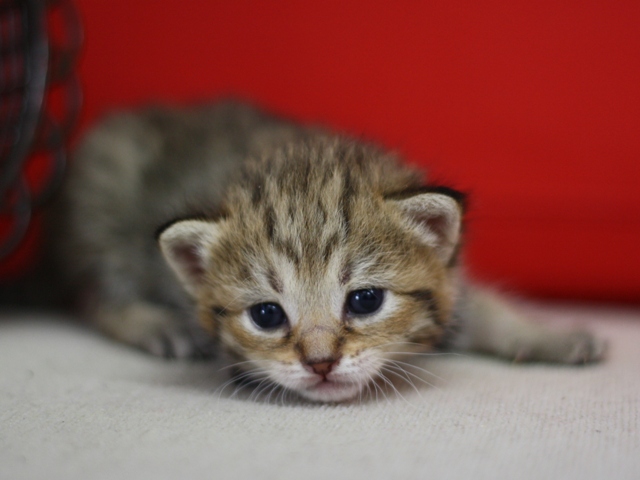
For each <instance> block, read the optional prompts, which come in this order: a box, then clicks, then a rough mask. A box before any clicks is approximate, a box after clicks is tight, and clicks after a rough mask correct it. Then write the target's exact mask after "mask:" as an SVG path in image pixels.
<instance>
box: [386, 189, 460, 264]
mask: <svg viewBox="0 0 640 480" xmlns="http://www.w3.org/2000/svg"><path fill="white" fill-rule="evenodd" d="M388 201H390V202H391V203H392V204H393V205H394V206H395V207H396V208H398V209H399V210H400V212H401V213H402V216H403V217H404V219H405V220H406V222H407V224H408V226H410V227H411V228H412V229H413V230H414V231H416V233H417V234H418V235H419V237H420V238H421V239H422V240H423V241H424V243H426V244H427V245H429V246H431V247H433V248H434V250H435V252H436V254H437V255H438V257H439V258H440V260H442V262H443V263H444V264H445V265H449V264H450V263H451V260H452V257H453V256H454V255H455V254H456V251H457V247H458V243H459V242H460V236H461V230H462V216H463V213H464V194H462V193H460V192H457V191H456V190H452V189H450V188H445V187H425V188H423V189H418V190H416V191H411V192H403V193H401V194H398V195H392V196H390V197H389V200H388Z"/></svg>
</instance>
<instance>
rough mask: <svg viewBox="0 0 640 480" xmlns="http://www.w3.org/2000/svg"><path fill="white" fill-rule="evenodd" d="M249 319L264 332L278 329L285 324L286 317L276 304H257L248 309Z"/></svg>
mask: <svg viewBox="0 0 640 480" xmlns="http://www.w3.org/2000/svg"><path fill="white" fill-rule="evenodd" d="M249 313H250V314H251V319H252V320H253V323H255V324H256V325H257V326H258V327H260V328H263V329H265V330H271V329H274V328H278V327H281V326H283V325H284V324H285V323H287V315H286V314H285V313H284V310H283V308H282V307H281V306H280V305H278V304H277V303H258V304H257V305H254V306H253V307H251V308H250V309H249Z"/></svg>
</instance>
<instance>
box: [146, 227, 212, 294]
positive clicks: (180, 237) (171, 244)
mask: <svg viewBox="0 0 640 480" xmlns="http://www.w3.org/2000/svg"><path fill="white" fill-rule="evenodd" d="M219 236H220V226H219V222H213V221H206V220H182V221H178V222H175V223H173V224H171V225H169V226H168V227H166V228H164V229H163V230H161V231H160V232H159V234H158V235H157V238H158V243H159V244H160V250H161V251H162V254H163V255H164V258H165V259H166V260H167V263H168V264H169V266H170V267H171V268H172V269H173V271H174V272H175V273H176V275H177V276H178V278H179V279H180V281H181V282H182V284H183V286H184V287H185V289H186V290H187V292H189V294H191V295H192V296H194V297H195V296H197V293H198V291H199V289H200V287H201V286H202V284H203V283H204V280H205V275H206V272H207V269H208V268H210V267H211V265H210V255H211V254H210V252H211V248H212V246H213V245H214V244H215V243H216V242H217V241H218V237H219Z"/></svg>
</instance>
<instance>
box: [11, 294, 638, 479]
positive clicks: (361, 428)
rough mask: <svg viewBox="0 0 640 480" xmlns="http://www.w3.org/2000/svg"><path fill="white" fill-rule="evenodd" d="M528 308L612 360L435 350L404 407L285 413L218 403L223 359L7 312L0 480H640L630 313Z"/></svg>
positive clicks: (224, 398)
mask: <svg viewBox="0 0 640 480" xmlns="http://www.w3.org/2000/svg"><path fill="white" fill-rule="evenodd" d="M526 308H527V310H528V311H529V312H530V314H531V315H532V316H533V317H535V318H538V319H548V320H549V321H552V322H556V323H560V324H562V323H565V324H566V323H574V324H575V323H578V324H584V325H585V326H587V327H588V328H590V329H592V330H594V331H596V332H598V333H599V334H600V335H602V336H603V337H605V338H607V339H609V342H610V351H609V356H608V359H607V361H606V362H605V363H604V364H601V365H597V366H589V367H580V368H571V367H555V366H544V365H528V366H518V365H509V364H506V363H502V362H499V361H495V360H492V359H488V358H482V357H472V356H456V355H444V356H436V357H429V358H423V359H420V360H419V361H417V364H418V365H420V366H422V367H425V368H427V369H428V370H430V371H431V372H433V373H434V374H436V375H438V377H440V378H441V379H437V378H435V377H432V376H429V375H427V374H423V375H422V374H421V375H422V376H423V378H424V379H425V380H428V381H429V382H431V383H435V385H436V386H435V387H428V386H426V385H422V384H419V385H418V390H419V393H416V392H415V391H414V390H412V389H411V388H405V389H402V394H403V396H404V399H403V398H400V397H391V398H389V399H388V400H385V399H382V398H379V399H378V401H375V400H373V401H370V402H367V403H360V404H359V403H352V404H348V405H314V404H307V403H294V404H292V403H285V404H280V403H274V402H273V401H271V402H270V403H267V402H264V401H262V402H256V401H248V400H247V399H246V398H245V399H243V398H242V395H240V396H235V397H232V398H230V397H231V393H232V392H233V390H234V388H235V387H234V386H229V387H227V388H226V389H225V390H224V391H223V393H222V395H221V394H220V393H219V391H220V385H222V383H224V381H225V378H226V370H223V371H218V369H219V367H220V366H221V365H220V364H218V363H213V364H211V363H197V364H192V363H188V362H167V361H163V360H159V359H155V358H151V357H149V356H146V355H144V354H141V353H138V352H136V351H132V350H129V349H127V348H126V347H121V346H119V345H116V344H113V343H111V342H109V341H107V340H105V339H104V338H102V337H100V336H99V335H97V334H95V333H93V332H91V331H88V330H87V329H84V328H83V327H80V326H78V325H74V324H72V323H69V322H64V321H62V320H60V319H51V318H46V317H45V316H42V317H36V316H28V317H25V316H20V317H18V316H7V315H4V316H3V317H2V318H1V319H0V478H1V479H11V480H14V479H23V478H25V479H40V478H42V479H47V480H57V479H65V480H73V479H82V480H86V479H145V478H150V479H164V478H167V479H168V478H175V479H182V478H192V479H249V478H251V479H296V480H308V479H321V478H322V479H342V478H350V479H414V478H415V479H426V478H437V479H445V478H446V479H474V480H476V479H477V480H480V479H502V478H517V479H536V480H537V479H572V478H576V479H578V478H579V479H581V480H587V479H616V480H623V479H639V478H640V310H638V309H620V308H617V309H614V308H604V307H586V306H566V305H565V306H558V305H555V306H552V305H537V306H535V305H530V306H528V307H526ZM414 371H415V372H416V373H417V372H418V371H417V370H414ZM272 400H273V399H272Z"/></svg>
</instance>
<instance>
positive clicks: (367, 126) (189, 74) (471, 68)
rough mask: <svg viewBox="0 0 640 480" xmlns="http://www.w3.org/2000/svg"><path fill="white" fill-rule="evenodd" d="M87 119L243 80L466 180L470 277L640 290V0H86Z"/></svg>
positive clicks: (271, 98)
mask: <svg viewBox="0 0 640 480" xmlns="http://www.w3.org/2000/svg"><path fill="white" fill-rule="evenodd" d="M77 3H78V6H79V7H80V10H81V14H82V17H83V20H84V22H85V30H86V32H85V33H86V43H85V50H84V55H83V59H82V64H81V74H82V79H83V82H84V88H85V95H86V99H85V100H86V101H85V111H84V117H83V121H82V126H83V127H84V126H86V125H87V124H89V123H90V122H91V121H93V120H94V119H95V118H96V117H97V116H98V115H100V114H101V113H102V112H104V111H107V110H109V109H112V108H113V107H114V106H119V105H131V104H137V103H140V102H145V101H149V100H167V99H169V100H175V101H182V100H191V99H197V98H210V97H216V96H219V95H222V94H236V95H240V96H243V97H248V98H252V99H255V100H257V101H259V102H260V103H261V104H263V105H266V106H268V107H270V108H273V109H275V110H277V111H280V112H283V113H286V114H288V115H292V116H294V117H297V118H300V119H303V120H310V121H321V122H323V123H327V124H330V125H332V126H334V127H336V128H338V129H344V130H347V131H349V132H351V133H355V134H358V135H363V136H365V137H368V138H372V139H376V140H378V141H379V142H381V143H383V144H384V145H387V146H389V147H391V148H395V149H397V150H399V151H400V152H402V153H403V154H404V155H406V156H407V157H408V158H409V159H411V160H414V161H417V162H419V163H420V164H424V165H428V166H429V167H430V168H431V171H432V178H435V179H437V180H439V181H442V182H448V183H452V184H453V185H455V186H458V187H459V188H462V189H466V190H468V191H469V192H470V193H471V199H472V200H471V205H472V211H471V212H470V216H469V225H468V230H469V249H468V259H469V263H470V265H471V270H472V272H473V273H474V274H476V276H479V277H482V278H485V279H489V280H493V281H498V282H499V284H500V285H502V286H505V287H507V288H514V289H516V290H520V291H525V292H529V293H534V294H541V295H551V296H565V297H579V298H587V299H611V300H632V301H638V300H640V254H639V253H638V245H640V193H639V192H638V188H639V187H638V185H639V184H640V2H638V1H636V0H631V1H629V0H618V1H611V0H591V1H589V0H576V1H567V0H555V1H535V2H531V1H518V0H516V1H514V0H499V1H488V2H477V1H461V0H442V1H437V2H433V1H423V2H408V1H394V2H375V1H364V0H362V1H352V0H342V1H326V2H279V1H271V2H257V1H256V2H248V1H229V0H224V1H212V0H198V1H196V0H189V1H184V0H182V1H178V0H167V1H160V0H137V1H131V0H82V1H79V2H77Z"/></svg>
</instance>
